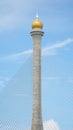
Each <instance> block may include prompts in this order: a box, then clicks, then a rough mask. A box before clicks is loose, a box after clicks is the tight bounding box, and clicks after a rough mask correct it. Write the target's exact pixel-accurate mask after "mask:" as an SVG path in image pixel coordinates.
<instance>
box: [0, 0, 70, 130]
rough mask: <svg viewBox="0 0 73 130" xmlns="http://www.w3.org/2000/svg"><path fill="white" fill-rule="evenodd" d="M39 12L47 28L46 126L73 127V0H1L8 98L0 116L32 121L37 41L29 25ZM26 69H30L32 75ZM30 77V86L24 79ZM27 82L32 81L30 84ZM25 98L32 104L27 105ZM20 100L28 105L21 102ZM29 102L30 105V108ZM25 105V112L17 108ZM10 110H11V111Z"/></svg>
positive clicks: (1, 79)
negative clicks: (35, 42)
mask: <svg viewBox="0 0 73 130" xmlns="http://www.w3.org/2000/svg"><path fill="white" fill-rule="evenodd" d="M36 12H38V14H39V18H40V20H41V21H42V22H43V26H44V27H43V31H44V32H45V34H44V36H43V39H42V99H43V100H42V106H43V110H42V113H43V120H44V121H45V122H44V126H45V128H44V129H45V130H46V129H51V130H53V128H54V129H56V130H59V129H62V130H73V1H72V0H44V1H42V0H40V1H39V0H37V1H34V0H30V3H29V1H28V0H27V1H25V0H21V1H20V0H18V1H17V0H2V1H0V96H1V97H0V99H1V100H0V102H1V103H2V102H3V105H2V104H0V105H1V106H0V108H1V109H0V115H1V117H0V118H1V119H0V120H1V122H2V123H4V125H5V122H7V121H10V122H12V123H13V120H14V118H15V119H16V121H15V122H16V125H17V128H16V129H18V126H19V125H20V126H22V127H23V126H24V122H26V123H25V124H26V125H25V126H28V125H29V124H30V122H31V116H32V115H31V113H32V112H31V111H32V99H31V98H32V76H31V75H32V49H33V46H32V38H31V36H30V31H31V30H32V29H31V24H32V21H34V19H35V15H36ZM26 70H27V71H26ZM23 72H24V73H23ZM28 73H29V74H28ZM26 74H28V75H27V77H26ZM23 77H24V78H23ZM30 77H31V78H30ZM25 78H26V79H28V80H26V81H27V82H28V81H29V84H31V85H30V86H29V84H26V81H24V79H25ZM13 79H15V80H17V82H15V80H13ZM18 81H19V82H18ZM20 81H21V82H20ZM24 84H25V85H26V86H27V87H26V89H25V87H24ZM20 85H22V87H21V86H20ZM10 86H11V88H10ZM13 86H16V88H14V87H13ZM17 88H18V89H17ZM28 88H29V89H28ZM23 90H24V91H25V92H24V93H23ZM28 90H29V91H28ZM9 93H10V94H9ZM12 94H13V95H14V94H15V95H16V97H13V95H12ZM4 97H6V100H5V98H4ZM17 97H18V99H17ZM9 99H10V100H9ZM29 99H30V100H29ZM14 100H15V102H14ZM26 100H27V102H28V104H27V103H26ZM7 101H8V102H7ZM11 101H12V105H13V106H14V105H15V104H16V102H17V106H16V107H15V108H16V109H15V108H14V111H13V108H12V107H10V105H11ZM6 103H7V104H6ZM23 103H25V104H27V105H26V107H25V105H23ZM20 104H21V106H22V107H23V109H22V108H21V107H19V106H20ZM17 107H18V108H19V109H18V111H17ZM29 107H30V111H29V109H27V108H29ZM24 108H25V111H24ZM20 111H22V113H21V114H18V113H20ZM8 112H10V113H11V114H10V115H9V116H8ZM14 113H15V114H16V117H15V116H14V115H15V114H14ZM23 113H24V114H23ZM25 113H27V115H26V114H25ZM21 115H22V116H21ZM24 117H27V119H26V118H25V119H24ZM19 118H20V120H19ZM26 120H29V121H26ZM0 124H1V123H0ZM28 127H29V126H28ZM52 127H53V128H52ZM0 129H1V130H4V129H6V126H4V129H3V128H0ZM7 129H8V128H7ZM16 129H15V130H16Z"/></svg>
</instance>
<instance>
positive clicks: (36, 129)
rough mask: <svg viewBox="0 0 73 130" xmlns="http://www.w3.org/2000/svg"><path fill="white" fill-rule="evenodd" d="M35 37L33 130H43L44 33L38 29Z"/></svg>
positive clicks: (33, 32) (32, 33)
mask: <svg viewBox="0 0 73 130" xmlns="http://www.w3.org/2000/svg"><path fill="white" fill-rule="evenodd" d="M31 36H32V37H33V115H32V128H31V129H32V130H43V124H42V112H41V38H42V36H43V32H42V31H41V30H40V29H38V31H37V29H36V30H33V31H32V32H31Z"/></svg>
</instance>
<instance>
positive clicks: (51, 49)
mask: <svg viewBox="0 0 73 130" xmlns="http://www.w3.org/2000/svg"><path fill="white" fill-rule="evenodd" d="M71 43H73V38H68V39H66V40H64V41H61V42H57V43H55V44H53V45H51V46H47V47H44V48H43V50H42V55H43V56H47V55H56V50H57V49H59V48H62V47H64V46H67V45H69V44H71Z"/></svg>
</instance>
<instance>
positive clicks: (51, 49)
mask: <svg viewBox="0 0 73 130" xmlns="http://www.w3.org/2000/svg"><path fill="white" fill-rule="evenodd" d="M71 43H73V38H68V39H66V40H64V41H62V42H57V43H55V44H53V45H51V46H47V47H44V48H42V56H52V55H56V50H57V49H59V48H62V47H64V46H66V45H68V44H71ZM32 52H33V50H32V49H29V50H25V51H23V52H19V53H16V54H12V55H8V56H3V57H0V62H2V61H21V60H23V58H24V56H29V55H30V54H32Z"/></svg>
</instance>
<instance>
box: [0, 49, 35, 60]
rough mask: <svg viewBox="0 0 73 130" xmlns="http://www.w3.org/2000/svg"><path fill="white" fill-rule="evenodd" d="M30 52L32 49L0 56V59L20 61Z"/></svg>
mask: <svg viewBox="0 0 73 130" xmlns="http://www.w3.org/2000/svg"><path fill="white" fill-rule="evenodd" d="M31 53H32V49H30V50H26V51H23V52H19V53H16V54H12V55H7V56H3V57H0V61H19V60H20V61H21V60H23V58H24V56H29V55H30V54H31Z"/></svg>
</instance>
